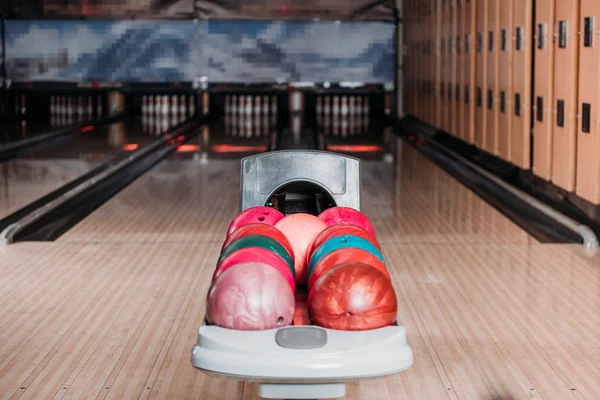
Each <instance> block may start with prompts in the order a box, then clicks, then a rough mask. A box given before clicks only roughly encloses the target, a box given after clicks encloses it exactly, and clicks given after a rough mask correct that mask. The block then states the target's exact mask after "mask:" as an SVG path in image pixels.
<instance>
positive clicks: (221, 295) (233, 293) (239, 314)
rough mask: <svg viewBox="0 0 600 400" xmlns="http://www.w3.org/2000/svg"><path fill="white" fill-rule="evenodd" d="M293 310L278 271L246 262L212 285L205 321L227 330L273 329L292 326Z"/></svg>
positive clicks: (289, 293)
mask: <svg viewBox="0 0 600 400" xmlns="http://www.w3.org/2000/svg"><path fill="white" fill-rule="evenodd" d="M294 308H295V296H294V293H293V292H292V289H291V288H290V285H289V284H288V282H287V281H286V279H285V278H284V277H283V275H282V274H281V273H280V272H279V271H277V270H276V269H275V268H272V267H271V266H269V265H267V264H263V263H257V262H247V263H241V264H237V265H234V266H232V267H230V268H227V269H226V270H225V271H223V272H222V273H221V274H219V276H217V278H216V279H215V280H214V281H213V283H212V285H211V287H210V289H209V291H208V296H207V301H206V318H207V319H208V321H209V323H210V324H212V325H217V326H220V327H222V328H227V329H236V330H247V331H248V330H264V329H275V328H280V327H283V326H287V325H290V324H291V323H292V320H293V318H294Z"/></svg>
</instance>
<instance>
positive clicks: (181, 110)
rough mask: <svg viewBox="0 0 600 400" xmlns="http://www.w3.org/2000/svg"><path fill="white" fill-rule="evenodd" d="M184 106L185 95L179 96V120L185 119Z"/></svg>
mask: <svg viewBox="0 0 600 400" xmlns="http://www.w3.org/2000/svg"><path fill="white" fill-rule="evenodd" d="M185 113H186V107H185V95H183V94H182V95H181V96H179V114H180V115H181V120H183V119H185Z"/></svg>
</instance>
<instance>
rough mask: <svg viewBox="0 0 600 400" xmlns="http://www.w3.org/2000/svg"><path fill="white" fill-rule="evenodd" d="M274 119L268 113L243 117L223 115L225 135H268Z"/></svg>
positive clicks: (250, 136) (249, 136)
mask: <svg viewBox="0 0 600 400" xmlns="http://www.w3.org/2000/svg"><path fill="white" fill-rule="evenodd" d="M275 122H276V119H275V117H274V116H272V117H271V118H269V116H268V115H264V116H262V117H255V118H254V119H253V118H250V117H245V118H240V117H238V116H235V115H234V116H230V115H226V116H225V135H226V136H234V137H245V138H252V137H256V138H258V137H262V136H269V134H270V133H271V128H272V127H273V126H275Z"/></svg>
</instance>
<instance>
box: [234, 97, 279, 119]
mask: <svg viewBox="0 0 600 400" xmlns="http://www.w3.org/2000/svg"><path fill="white" fill-rule="evenodd" d="M269 112H271V114H277V96H271V100H270V101H269V96H251V95H246V96H244V95H239V96H237V95H232V96H225V115H228V114H238V115H252V114H255V115H260V114H263V115H265V114H269Z"/></svg>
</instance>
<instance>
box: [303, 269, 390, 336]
mask: <svg viewBox="0 0 600 400" xmlns="http://www.w3.org/2000/svg"><path fill="white" fill-rule="evenodd" d="M397 311H398V303H397V300H396V293H395V291H394V287H393V285H392V282H390V280H389V279H388V278H387V277H386V276H385V275H384V274H382V273H381V272H380V271H378V270H376V269H375V268H373V267H370V266H368V265H365V264H362V263H357V262H350V263H345V264H340V265H337V266H335V267H333V268H331V269H329V270H327V271H325V272H324V273H323V274H322V275H321V276H320V277H319V278H318V279H317V281H316V282H315V284H314V286H313V288H312V290H311V292H310V294H309V296H308V312H309V315H310V319H311V321H312V322H313V323H314V324H316V325H318V326H321V327H324V328H329V329H336V330H344V331H358V330H369V329H377V328H382V327H384V326H389V325H392V324H393V323H394V322H395V320H396V313H397Z"/></svg>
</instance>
